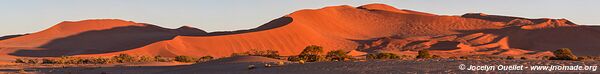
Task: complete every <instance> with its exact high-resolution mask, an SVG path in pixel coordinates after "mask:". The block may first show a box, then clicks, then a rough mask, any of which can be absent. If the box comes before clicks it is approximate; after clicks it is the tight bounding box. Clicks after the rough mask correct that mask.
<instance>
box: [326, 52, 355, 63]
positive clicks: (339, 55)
mask: <svg viewBox="0 0 600 74" xmlns="http://www.w3.org/2000/svg"><path fill="white" fill-rule="evenodd" d="M348 53H350V52H348V51H343V50H335V51H330V52H327V55H326V56H325V57H326V58H328V59H331V60H340V61H343V60H348V59H350V58H352V57H351V56H349V55H348Z"/></svg>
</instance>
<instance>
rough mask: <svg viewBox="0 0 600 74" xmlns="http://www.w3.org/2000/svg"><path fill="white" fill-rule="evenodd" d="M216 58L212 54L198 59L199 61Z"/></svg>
mask: <svg viewBox="0 0 600 74" xmlns="http://www.w3.org/2000/svg"><path fill="white" fill-rule="evenodd" d="M212 59H214V57H212V56H204V57H200V59H198V60H199V61H208V60H212Z"/></svg>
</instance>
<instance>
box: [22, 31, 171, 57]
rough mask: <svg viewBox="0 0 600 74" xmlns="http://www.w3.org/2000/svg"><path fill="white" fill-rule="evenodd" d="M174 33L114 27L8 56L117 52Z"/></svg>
mask: <svg viewBox="0 0 600 74" xmlns="http://www.w3.org/2000/svg"><path fill="white" fill-rule="evenodd" d="M175 36H176V34H174V33H172V32H170V31H168V29H165V28H161V27H158V26H154V25H148V26H125V27H115V28H111V29H107V30H92V31H86V32H82V33H79V34H76V35H71V36H68V37H64V38H59V39H55V40H52V41H50V42H49V43H46V44H44V45H42V46H39V47H38V48H44V49H45V50H19V51H16V52H14V53H11V54H10V55H16V56H32V57H57V56H70V55H80V54H100V53H108V52H118V51H124V50H129V49H134V48H138V47H142V46H145V45H148V44H151V43H154V42H158V41H162V40H169V39H172V38H173V37H175Z"/></svg>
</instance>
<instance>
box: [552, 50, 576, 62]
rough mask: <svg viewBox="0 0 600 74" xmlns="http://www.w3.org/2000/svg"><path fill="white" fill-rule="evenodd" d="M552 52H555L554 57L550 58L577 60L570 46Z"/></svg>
mask: <svg viewBox="0 0 600 74" xmlns="http://www.w3.org/2000/svg"><path fill="white" fill-rule="evenodd" d="M552 53H553V54H554V57H550V60H577V56H575V55H574V54H573V52H571V49H569V48H561V49H558V50H555V51H553V52H552Z"/></svg>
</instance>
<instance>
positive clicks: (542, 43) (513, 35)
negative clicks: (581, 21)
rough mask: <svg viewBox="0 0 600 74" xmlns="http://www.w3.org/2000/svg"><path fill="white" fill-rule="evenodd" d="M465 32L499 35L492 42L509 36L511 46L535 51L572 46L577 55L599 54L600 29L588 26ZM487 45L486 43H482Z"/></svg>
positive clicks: (467, 31) (513, 28)
mask: <svg viewBox="0 0 600 74" xmlns="http://www.w3.org/2000/svg"><path fill="white" fill-rule="evenodd" d="M460 32H463V33H464V34H473V33H484V34H492V35H498V36H497V37H496V38H493V40H492V41H491V42H499V41H500V40H501V39H503V38H507V40H508V41H507V43H500V44H506V45H507V46H509V47H510V48H518V49H527V50H535V51H552V50H557V49H560V48H571V49H573V52H574V53H575V54H577V55H597V53H596V52H600V50H597V49H598V48H600V46H598V45H596V44H600V39H598V38H600V31H598V30H596V29H593V28H591V27H588V26H569V27H557V28H541V29H534V30H526V29H521V28H519V27H508V28H503V29H482V30H462V31H460ZM481 45H485V44H481Z"/></svg>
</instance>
